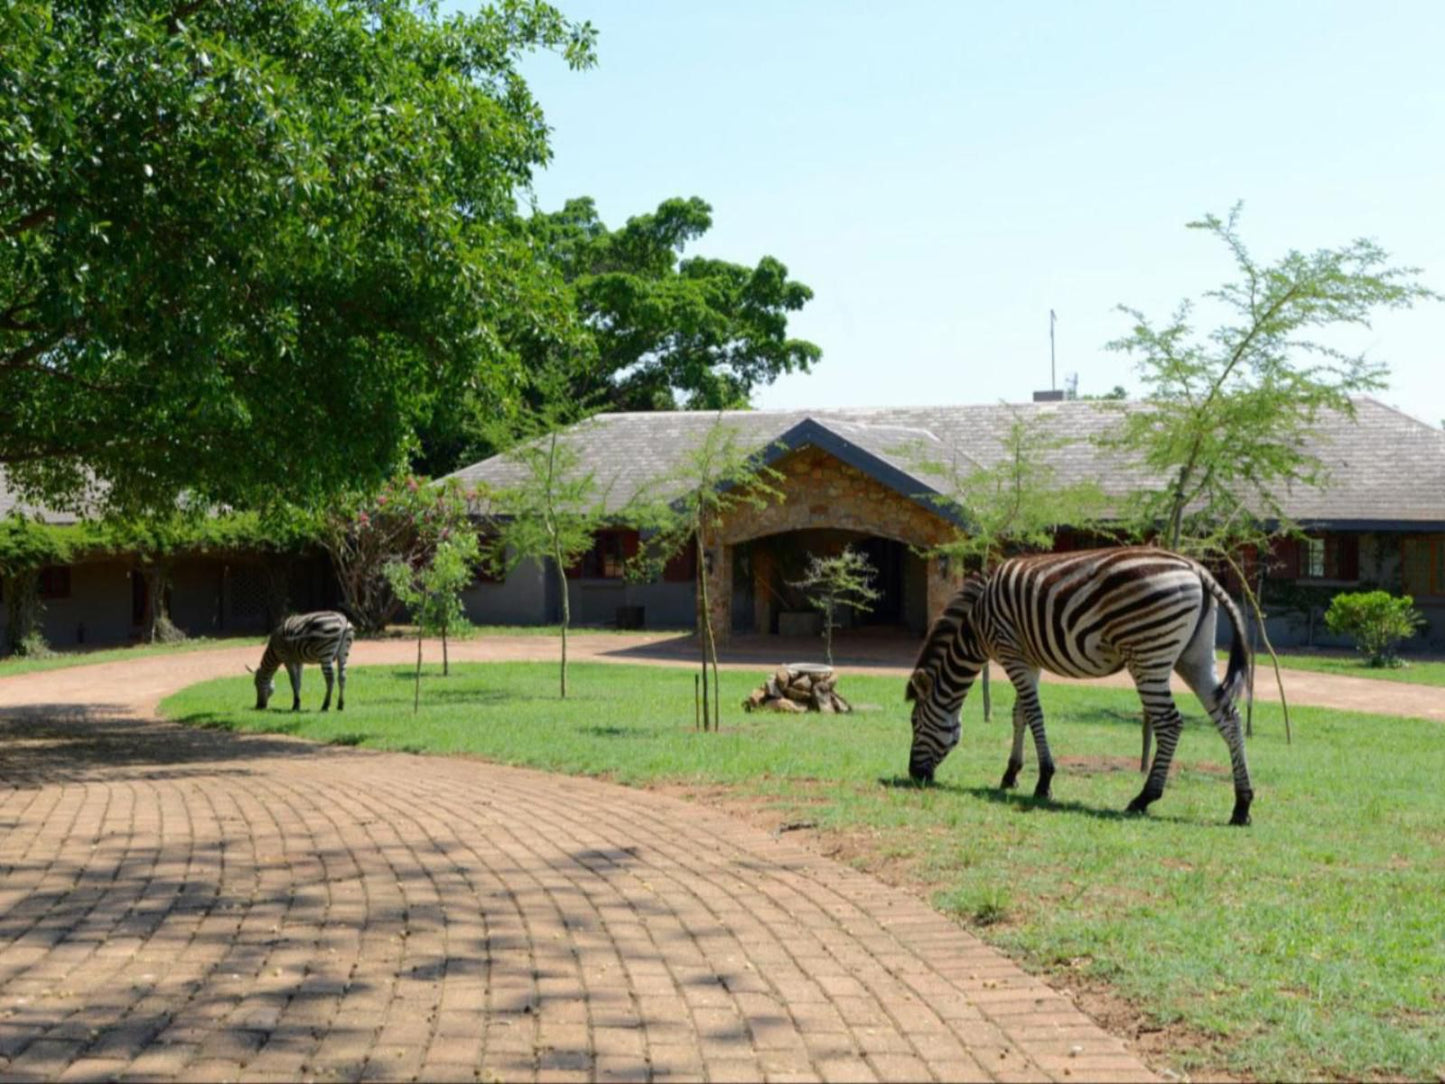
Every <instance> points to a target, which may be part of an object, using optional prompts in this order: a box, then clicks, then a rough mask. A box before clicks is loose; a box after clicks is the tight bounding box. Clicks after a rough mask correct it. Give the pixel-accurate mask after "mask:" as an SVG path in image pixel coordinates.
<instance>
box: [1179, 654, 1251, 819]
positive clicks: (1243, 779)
mask: <svg viewBox="0 0 1445 1084" xmlns="http://www.w3.org/2000/svg"><path fill="white" fill-rule="evenodd" d="M1212 647H1213V640H1212V639H1211V640H1210V641H1208V642H1207V643H1206V644H1205V645H1204V647H1203V648H1200V649H1197V650H1196V648H1195V645H1194V644H1191V645H1190V646H1189V651H1187V652H1186V653H1185V655H1184V657H1182V658H1181V659H1180V660H1179V663H1178V665H1176V666H1175V669H1176V670H1177V671H1178V673H1179V676H1180V677H1182V678H1183V679H1184V680H1185V682H1186V683H1187V684H1188V685H1189V687H1190V688H1191V689H1193V690H1194V695H1195V696H1197V697H1199V702H1200V703H1201V704H1203V705H1204V708H1205V710H1207V711H1208V712H1209V717H1210V718H1211V719H1213V720H1214V727H1215V729H1216V730H1218V731H1219V734H1220V736H1221V737H1222V738H1223V739H1224V744H1225V745H1227V746H1229V764H1230V767H1231V769H1232V770H1233V773H1234V813H1233V814H1232V815H1231V816H1230V818H1229V823H1230V824H1238V825H1245V824H1248V823H1249V807H1250V804H1251V803H1253V801H1254V788H1253V787H1252V786H1251V785H1250V781H1249V763H1248V761H1246V760H1245V759H1244V734H1243V731H1242V730H1241V728H1240V725H1239V712H1238V711H1236V710H1235V708H1234V705H1233V704H1232V703H1226V702H1224V700H1223V699H1222V698H1221V697H1220V695H1219V678H1218V677H1217V676H1216V675H1215V673H1214V652H1213V650H1212ZM1191 656H1192V657H1191Z"/></svg>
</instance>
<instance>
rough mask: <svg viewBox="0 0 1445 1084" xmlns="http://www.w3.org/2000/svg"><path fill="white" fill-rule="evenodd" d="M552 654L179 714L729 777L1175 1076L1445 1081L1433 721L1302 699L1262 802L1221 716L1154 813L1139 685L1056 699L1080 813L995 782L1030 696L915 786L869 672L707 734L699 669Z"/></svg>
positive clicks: (235, 694) (891, 713)
mask: <svg viewBox="0 0 1445 1084" xmlns="http://www.w3.org/2000/svg"><path fill="white" fill-rule="evenodd" d="M554 673H555V667H554V666H552V665H550V664H545V663H532V664H521V663H516V664H513V663H508V664H460V665H459V666H457V667H456V670H455V672H454V675H453V676H452V677H451V678H446V679H443V678H441V677H440V676H439V675H435V676H433V675H431V673H430V672H429V676H428V677H427V678H426V680H425V681H424V683H423V693H422V712H421V713H420V714H419V715H417V716H413V714H412V712H411V703H410V685H409V682H410V679H411V671H410V670H409V669H408V668H406V667H403V666H395V667H392V666H378V667H358V668H355V669H354V670H353V671H352V676H351V682H350V683H349V685H348V690H347V694H348V695H347V705H348V706H347V710H346V712H345V714H344V715H339V714H337V713H335V712H333V713H329V714H327V715H322V714H320V713H319V712H317V711H316V710H315V707H316V704H317V703H318V701H319V698H320V687H319V681H317V676H315V675H308V676H309V677H310V680H311V682H312V683H311V684H310V685H309V686H308V692H307V693H306V694H305V695H303V703H304V704H305V705H307V707H308V709H309V710H306V711H303V712H301V713H300V714H298V715H292V714H291V713H289V712H286V711H271V712H267V713H256V712H254V711H252V710H250V709H249V707H248V705H249V704H250V703H252V702H253V701H252V699H251V695H250V683H249V681H248V680H246V679H245V678H244V677H239V678H225V679H220V680H217V681H211V682H206V683H203V684H201V685H197V686H192V687H191V688H190V689H187V690H184V691H183V692H181V693H178V694H176V695H175V696H172V697H170V698H168V699H167V700H166V701H165V702H164V703H163V705H162V710H163V712H164V713H165V714H167V715H168V716H170V717H172V718H177V719H180V720H182V721H185V722H189V723H191V724H192V725H205V726H215V727H219V728H223V729H244V730H270V731H279V732H284V733H293V734H296V735H298V736H301V737H309V738H314V739H316V740H321V741H330V742H335V743H340V744H359V745H368V746H373V747H377V748H387V749H397V750H403V751H411V752H435V753H448V754H463V755H475V756H480V757H484V758H486V759H488V760H492V761H496V762H500V763H509V764H518V765H526V766H530V767H535V768H542V769H546V770H552V771H559V772H571V773H576V774H587V775H593V776H603V777H606V778H610V779H613V780H616V781H618V782H623V783H630V784H635V785H647V784H655V785H670V786H682V787H694V788H697V787H706V788H726V791H727V793H729V794H730V795H733V796H735V797H736V798H737V799H738V800H740V801H746V802H751V803H756V804H758V805H761V806H764V807H766V808H768V809H770V810H772V811H775V812H776V813H777V814H778V815H779V816H781V817H784V818H787V819H790V820H794V821H801V820H806V821H809V822H812V823H813V824H816V825H817V826H818V827H819V828H820V829H822V830H823V831H825V832H830V833H836V834H837V835H838V836H847V837H849V838H852V839H855V840H861V841H863V844H864V846H863V850H862V851H860V852H859V853H858V854H857V855H856V856H855V857H856V859H857V861H856V862H855V864H858V865H861V866H862V867H863V868H865V869H866V868H869V867H870V866H875V867H876V866H877V865H879V864H884V863H888V864H893V865H895V866H899V867H905V868H906V869H907V870H908V878H907V879H908V880H909V881H910V882H911V883H916V884H921V885H923V886H925V887H926V888H928V889H929V890H931V892H932V898H933V901H934V903H935V905H936V906H939V907H941V908H942V909H943V910H945V911H947V912H949V913H952V914H954V915H957V916H958V917H959V918H960V919H961V920H962V921H964V922H965V923H967V924H968V925H969V926H971V927H972V928H973V929H974V930H975V931H976V932H978V933H979V935H980V936H982V937H983V938H984V939H985V940H987V941H988V942H989V943H991V944H994V945H996V946H998V947H1000V948H1002V949H1004V950H1005V951H1007V952H1008V953H1009V954H1010V955H1012V956H1014V958H1016V959H1018V960H1019V961H1020V962H1022V963H1024V964H1025V966H1027V967H1029V968H1030V970H1033V971H1036V972H1038V973H1042V974H1044V975H1046V976H1048V977H1049V978H1050V979H1051V980H1053V981H1055V983H1056V984H1057V985H1059V986H1061V987H1066V988H1067V987H1069V986H1070V985H1071V984H1079V985H1082V986H1084V987H1085V988H1087V987H1089V986H1090V985H1096V984H1101V983H1102V984H1107V986H1108V988H1109V989H1110V990H1111V991H1113V992H1114V993H1115V994H1117V995H1118V996H1120V997H1121V998H1123V999H1125V1000H1126V1001H1127V1002H1128V1003H1129V1004H1130V1005H1132V1006H1133V1007H1135V1008H1137V1009H1138V1010H1139V1011H1140V1012H1141V1013H1142V1014H1143V1015H1144V1016H1145V1017H1146V1018H1147V1019H1148V1021H1149V1022H1150V1026H1152V1027H1163V1028H1167V1029H1169V1031H1168V1032H1167V1034H1169V1035H1171V1036H1172V1035H1190V1036H1196V1037H1197V1042H1196V1043H1193V1044H1191V1045H1188V1046H1187V1047H1186V1048H1185V1049H1182V1050H1180V1051H1179V1052H1178V1057H1177V1058H1174V1057H1171V1058H1170V1059H1169V1061H1170V1063H1171V1065H1172V1066H1174V1067H1178V1068H1182V1069H1185V1070H1187V1071H1191V1072H1195V1073H1200V1072H1203V1073H1208V1072H1209V1071H1211V1070H1214V1071H1225V1072H1230V1073H1236V1074H1244V1075H1250V1076H1256V1077H1260V1078H1265V1079H1275V1078H1285V1079H1311V1078H1318V1079H1345V1078H1360V1077H1368V1076H1376V1077H1381V1076H1383V1077H1396V1078H1407V1079H1421V1078H1424V1079H1429V1078H1432V1077H1435V1076H1436V1075H1437V1074H1438V1073H1439V1072H1440V1070H1441V1069H1442V1068H1445V937H1442V936H1441V919H1440V910H1439V904H1438V901H1439V900H1440V899H1441V898H1442V896H1445V830H1442V825H1445V795H1442V793H1441V789H1440V788H1439V786H1438V780H1439V778H1440V777H1441V776H1442V774H1445V732H1442V730H1441V727H1440V724H1439V723H1435V722H1430V721H1427V720H1409V719H1396V718H1390V717H1382V716H1369V715H1360V714H1351V713H1346V712H1337V711H1328V710H1324V709H1311V708H1295V709H1294V717H1295V719H1296V733H1295V744H1294V745H1293V746H1292V747H1286V746H1285V744H1284V740H1283V735H1282V727H1281V726H1280V725H1279V722H1278V719H1276V718H1274V717H1273V714H1274V713H1275V712H1276V711H1277V708H1275V707H1274V706H1273V705H1259V706H1258V707H1257V708H1256V712H1257V714H1258V715H1259V716H1260V718H1259V719H1257V723H1258V724H1262V725H1258V726H1257V729H1256V735H1257V736H1256V737H1255V738H1254V739H1253V740H1252V741H1251V743H1250V746H1249V752H1250V758H1251V767H1252V769H1253V772H1254V776H1255V786H1256V791H1257V793H1258V795H1259V800H1258V801H1257V803H1256V810H1255V824H1254V827H1252V828H1249V829H1242V830H1241V829H1232V828H1229V827H1227V826H1226V824H1225V821H1226V820H1227V818H1228V814H1229V810H1230V807H1231V804H1232V793H1231V788H1230V783H1229V776H1228V770H1227V754H1226V752H1225V749H1224V743H1223V742H1222V741H1221V740H1220V738H1219V737H1218V735H1217V734H1216V733H1215V732H1214V730H1213V728H1212V727H1211V726H1208V725H1207V724H1206V723H1205V722H1204V721H1203V718H1202V712H1200V710H1199V707H1198V705H1197V703H1195V702H1194V701H1193V700H1192V699H1191V698H1187V697H1185V698H1181V708H1182V709H1183V711H1184V713H1185V716H1186V720H1187V725H1186V729H1185V734H1184V737H1183V739H1182V741H1181V744H1180V751H1179V757H1178V761H1177V763H1178V764H1179V771H1178V772H1177V774H1176V775H1174V776H1172V777H1171V781H1170V786H1169V790H1168V791H1167V792H1166V794H1165V796H1164V798H1163V800H1161V801H1160V802H1159V803H1157V804H1156V806H1155V808H1154V811H1153V812H1152V813H1151V814H1150V815H1149V816H1148V817H1147V818H1128V817H1124V816H1123V815H1122V814H1121V813H1120V812H1119V811H1120V810H1121V809H1122V807H1123V805H1124V804H1125V802H1127V800H1128V799H1129V798H1130V797H1132V795H1133V793H1134V792H1135V791H1136V790H1137V788H1138V785H1139V781H1138V775H1137V773H1136V772H1135V771H1134V770H1133V767H1134V765H1133V757H1134V756H1135V755H1136V750H1137V744H1136V741H1137V734H1138V716H1137V710H1138V709H1137V703H1138V702H1137V699H1136V697H1135V694H1134V693H1133V692H1132V690H1121V689H1107V688H1100V687H1062V686H1046V687H1045V689H1044V705H1045V710H1046V711H1047V712H1049V714H1050V719H1051V726H1050V741H1051V745H1052V747H1053V750H1054V755H1055V757H1056V758H1057V759H1058V760H1059V763H1060V771H1059V775H1058V776H1057V777H1056V778H1055V781H1054V792H1055V795H1056V799H1057V800H1056V801H1054V802H1052V803H1035V802H1034V801H1033V800H1032V799H1031V798H1029V797H1027V796H1026V795H1027V793H1028V790H1029V788H1031V787H1032V783H1033V769H1032V761H1033V755H1032V752H1031V751H1030V752H1029V754H1028V760H1029V762H1030V767H1029V768H1027V769H1026V770H1025V775H1024V777H1023V779H1022V780H1021V783H1022V788H1021V792H1020V793H1010V794H1007V795H1004V794H1000V793H999V792H998V791H997V790H996V789H995V784H996V782H997V779H998V775H999V774H1000V772H1001V771H1002V768H1003V763H1004V760H1005V759H1006V757H1007V747H1008V742H1009V727H1008V725H1007V723H1006V722H1004V721H1003V720H1007V718H1008V717H1009V708H1010V707H1011V696H1010V692H1009V690H1007V689H1006V688H1003V689H999V690H998V694H999V695H998V698H997V702H996V704H995V712H996V716H995V719H996V721H995V722H993V723H990V724H984V723H983V722H982V721H981V718H980V712H979V708H978V705H977V704H976V703H973V702H971V703H970V704H969V705H968V707H967V708H966V709H965V715H964V724H965V725H964V732H963V740H962V742H961V744H960V746H959V748H958V749H957V750H956V751H955V752H954V754H953V755H952V756H951V757H950V758H949V759H948V761H946V762H945V765H944V767H943V768H942V769H941V770H940V772H939V777H938V778H939V785H938V786H935V787H933V788H929V789H924V790H920V789H918V788H915V787H913V786H911V785H909V784H907V783H906V781H905V780H904V779H903V778H901V777H902V776H903V775H904V765H905V762H906V757H907V744H908V722H907V709H906V706H905V705H904V704H903V703H902V700H901V689H902V684H901V682H900V681H899V679H897V678H891V677H873V676H863V675H855V674H851V673H847V674H845V675H844V684H845V686H846V689H845V692H846V695H848V696H849V698H850V699H852V700H853V701H854V703H856V704H860V705H867V704H869V703H873V704H876V705H878V706H877V707H876V708H874V709H872V710H866V711H863V712H860V713H859V714H857V715H853V716H848V717H838V716H834V717H819V716H773V715H753V716H748V715H744V714H743V713H742V712H741V711H740V710H739V709H738V708H737V706H736V705H737V704H738V703H739V701H740V700H741V699H742V697H743V696H744V695H745V694H746V692H747V690H748V689H749V688H750V687H752V685H754V684H756V681H757V679H758V675H757V674H754V673H749V672H746V671H741V672H728V673H724V675H723V697H724V704H725V705H727V707H728V711H727V712H725V715H724V721H723V731H722V732H721V733H719V734H698V733H696V732H694V731H693V729H692V717H693V710H692V708H693V705H692V680H691V676H690V673H689V672H688V671H686V670H675V669H663V668H650V667H645V666H639V667H633V666H620V665H616V664H578V665H577V666H576V667H575V670H574V678H575V690H576V692H575V695H574V696H573V697H571V698H569V700H567V701H565V702H563V701H558V700H557V699H556V697H555V693H554V692H553V691H552V676H553V675H554Z"/></svg>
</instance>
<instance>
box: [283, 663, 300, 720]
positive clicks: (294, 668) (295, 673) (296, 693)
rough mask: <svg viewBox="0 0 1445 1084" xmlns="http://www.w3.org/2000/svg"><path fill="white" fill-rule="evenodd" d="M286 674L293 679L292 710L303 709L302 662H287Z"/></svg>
mask: <svg viewBox="0 0 1445 1084" xmlns="http://www.w3.org/2000/svg"><path fill="white" fill-rule="evenodd" d="M286 676H287V677H289V678H290V679H291V710H292V711H300V710H301V664H300V663H299V662H288V663H287V664H286Z"/></svg>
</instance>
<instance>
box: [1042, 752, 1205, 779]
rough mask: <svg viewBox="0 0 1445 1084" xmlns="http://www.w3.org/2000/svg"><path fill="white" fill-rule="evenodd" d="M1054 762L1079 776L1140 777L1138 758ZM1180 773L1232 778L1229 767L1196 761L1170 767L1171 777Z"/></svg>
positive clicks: (1057, 759) (1071, 758) (1070, 758)
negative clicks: (1128, 774) (1125, 774)
mask: <svg viewBox="0 0 1445 1084" xmlns="http://www.w3.org/2000/svg"><path fill="white" fill-rule="evenodd" d="M1054 762H1055V763H1056V764H1057V765H1058V766H1059V768H1060V769H1061V770H1067V771H1070V772H1077V773H1078V774H1079V775H1107V774H1109V773H1111V772H1132V773H1133V774H1134V775H1139V774H1140V772H1139V759H1138V758H1137V757H1105V756H1065V757H1055V758H1054ZM1180 772H1196V773H1198V774H1200V775H1216V776H1223V777H1224V778H1226V779H1228V778H1230V771H1229V765H1227V764H1212V763H1210V762H1209V761H1204V760H1196V761H1189V762H1185V761H1183V760H1176V761H1174V762H1173V763H1172V764H1170V765H1169V775H1170V777H1171V778H1172V777H1174V776H1177V775H1178V774H1179V773H1180Z"/></svg>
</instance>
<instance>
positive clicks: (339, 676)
mask: <svg viewBox="0 0 1445 1084" xmlns="http://www.w3.org/2000/svg"><path fill="white" fill-rule="evenodd" d="M344 707H346V654H345V653H344V652H343V653H342V655H341V657H340V658H339V659H337V660H336V710H337V711H341V710H342V709H343V708H344Z"/></svg>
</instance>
